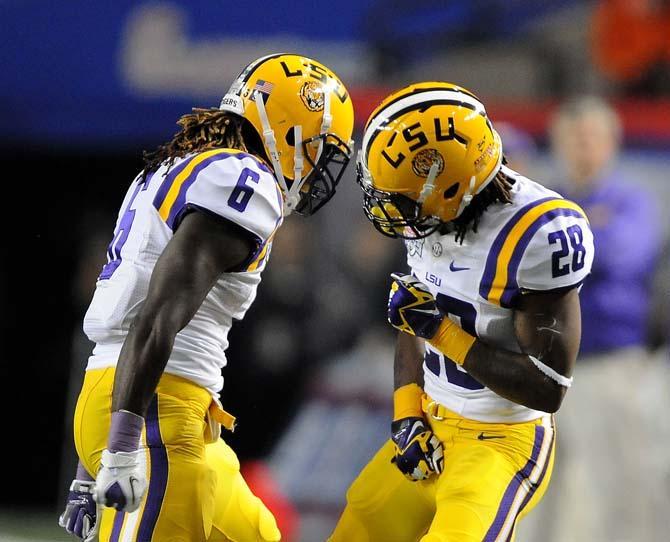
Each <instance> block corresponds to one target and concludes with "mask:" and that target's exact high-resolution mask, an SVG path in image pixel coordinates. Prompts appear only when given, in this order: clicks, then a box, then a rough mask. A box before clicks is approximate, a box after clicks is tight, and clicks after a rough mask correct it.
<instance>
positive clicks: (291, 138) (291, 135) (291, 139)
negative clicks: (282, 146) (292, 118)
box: [286, 126, 295, 147]
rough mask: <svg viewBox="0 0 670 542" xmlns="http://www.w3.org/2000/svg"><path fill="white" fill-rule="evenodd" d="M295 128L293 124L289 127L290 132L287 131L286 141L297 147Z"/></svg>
mask: <svg viewBox="0 0 670 542" xmlns="http://www.w3.org/2000/svg"><path fill="white" fill-rule="evenodd" d="M293 128H294V127H293V126H291V127H290V128H289V129H288V132H286V143H288V144H289V145H290V146H291V147H295V130H294V129H293Z"/></svg>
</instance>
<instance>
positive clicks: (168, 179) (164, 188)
mask: <svg viewBox="0 0 670 542" xmlns="http://www.w3.org/2000/svg"><path fill="white" fill-rule="evenodd" d="M194 158H195V156H192V157H191V158H187V159H186V160H183V161H182V163H181V164H179V165H178V166H177V167H174V168H172V169H171V170H170V171H169V172H168V174H167V175H166V176H165V178H164V179H163V182H162V184H161V185H160V187H159V188H158V190H157V191H156V196H154V207H155V208H156V209H160V208H161V205H163V202H164V201H165V198H166V197H167V195H168V192H169V191H170V187H171V186H172V183H173V182H174V180H175V179H176V178H177V175H179V174H180V173H181V172H182V171H184V169H185V168H186V166H187V165H188V164H189V163H190V162H191V160H193V159H194Z"/></svg>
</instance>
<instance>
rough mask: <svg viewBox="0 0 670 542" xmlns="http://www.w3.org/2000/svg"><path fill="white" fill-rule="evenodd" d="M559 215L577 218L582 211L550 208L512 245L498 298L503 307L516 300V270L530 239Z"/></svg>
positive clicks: (510, 305)
mask: <svg viewBox="0 0 670 542" xmlns="http://www.w3.org/2000/svg"><path fill="white" fill-rule="evenodd" d="M559 216H575V217H578V218H581V217H583V216H584V215H582V213H580V212H579V211H575V210H574V209H561V208H558V209H551V210H550V211H547V212H546V213H544V214H543V215H540V216H539V217H538V218H537V219H536V220H535V222H533V223H532V224H531V225H530V226H529V228H528V229H527V230H526V231H525V232H524V234H523V235H522V236H521V239H520V240H519V242H518V243H517V245H516V246H515V247H514V252H512V257H511V258H510V262H509V266H508V268H507V284H505V289H504V291H503V294H502V296H501V298H500V304H501V305H502V306H503V307H512V306H513V305H514V302H515V300H516V297H517V296H518V294H519V285H518V283H517V280H516V279H517V276H516V275H517V271H518V270H519V264H520V263H521V258H523V254H524V252H525V251H526V248H527V247H528V245H529V244H530V241H531V239H532V238H533V236H534V235H535V233H536V232H537V230H539V229H540V228H541V227H542V226H544V225H545V224H547V223H548V222H551V221H552V220H554V218H556V217H559Z"/></svg>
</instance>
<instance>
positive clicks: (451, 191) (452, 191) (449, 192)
mask: <svg viewBox="0 0 670 542" xmlns="http://www.w3.org/2000/svg"><path fill="white" fill-rule="evenodd" d="M459 184H460V183H454V184H452V185H451V186H450V187H449V188H447V189H446V190H445V191H444V199H450V198H453V197H454V196H455V195H456V194H457V193H458V185H459Z"/></svg>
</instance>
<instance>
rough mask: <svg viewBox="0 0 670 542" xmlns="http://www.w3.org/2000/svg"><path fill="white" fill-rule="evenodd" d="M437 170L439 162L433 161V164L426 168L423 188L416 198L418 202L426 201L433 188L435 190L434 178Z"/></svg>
mask: <svg viewBox="0 0 670 542" xmlns="http://www.w3.org/2000/svg"><path fill="white" fill-rule="evenodd" d="M439 171H440V164H439V163H437V162H433V164H432V165H431V166H430V169H429V170H428V176H427V177H426V180H425V181H424V183H423V188H422V189H421V193H420V194H419V199H418V200H417V202H418V203H423V202H424V201H426V199H427V198H428V196H430V195H431V194H432V193H433V190H435V179H436V178H437V174H438V173H439Z"/></svg>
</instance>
